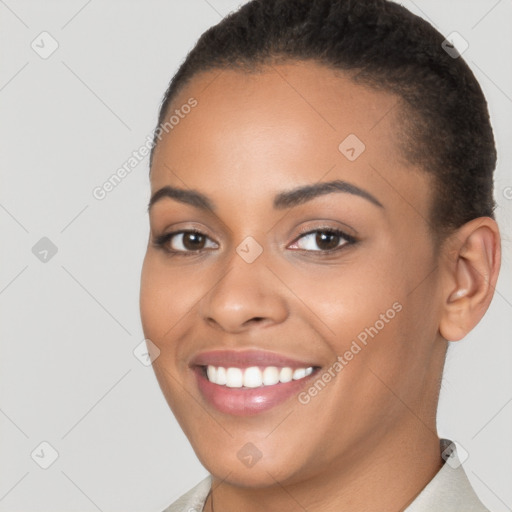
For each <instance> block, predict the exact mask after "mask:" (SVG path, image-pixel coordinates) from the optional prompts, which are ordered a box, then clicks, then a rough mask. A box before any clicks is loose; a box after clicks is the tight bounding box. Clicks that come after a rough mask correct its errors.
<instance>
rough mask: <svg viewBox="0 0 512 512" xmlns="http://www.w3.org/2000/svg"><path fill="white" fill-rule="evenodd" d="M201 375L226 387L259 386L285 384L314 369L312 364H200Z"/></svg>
mask: <svg viewBox="0 0 512 512" xmlns="http://www.w3.org/2000/svg"><path fill="white" fill-rule="evenodd" d="M200 368H201V369H202V371H203V375H204V376H205V377H206V378H207V379H208V380H209V381H210V382H212V383H213V384H217V385H218V386H226V387H228V388H250V389H253V388H259V387H262V386H275V385H276V384H279V383H281V384H286V383H287V382H291V381H292V380H301V379H303V378H305V377H307V376H308V375H311V374H312V373H313V371H314V369H315V367H313V366H308V367H307V368H295V369H293V368H290V367H289V366H285V367H282V368H279V367H277V366H266V367H259V366H249V367H248V368H237V367H235V366H230V367H227V368H226V367H224V366H213V365H208V366H201V367H200Z"/></svg>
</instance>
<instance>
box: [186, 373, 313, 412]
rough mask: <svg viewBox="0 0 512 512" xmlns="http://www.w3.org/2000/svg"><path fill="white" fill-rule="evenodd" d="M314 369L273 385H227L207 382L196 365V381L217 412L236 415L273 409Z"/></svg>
mask: <svg viewBox="0 0 512 512" xmlns="http://www.w3.org/2000/svg"><path fill="white" fill-rule="evenodd" d="M315 373H316V370H315V371H313V373H311V374H310V375H308V376H307V377H304V378H302V379H298V380H292V381H290V382H280V383H279V384H275V385H273V386H260V387H258V388H230V387H228V386H219V385H218V384H214V383H213V382H210V381H209V380H208V379H207V378H206V376H205V375H204V373H203V370H202V368H199V367H197V368H196V369H195V374H196V377H197V384H198V386H199V391H200V392H201V393H202V395H203V397H204V398H205V399H206V400H207V401H208V402H209V403H210V404H212V405H213V406H214V407H215V408H216V409H217V410H219V411H220V412H223V413H225V414H232V415H235V416H251V415H254V414H258V413H262V412H265V411H268V410H269V409H272V408H273V407H275V406H277V405H279V404H281V403H283V402H285V401H286V400H288V399H289V398H290V397H291V396H293V395H297V394H298V393H299V392H300V390H301V389H302V388H303V387H304V386H305V384H306V383H307V382H308V381H309V380H310V379H311V377H312V376H313V375H315Z"/></svg>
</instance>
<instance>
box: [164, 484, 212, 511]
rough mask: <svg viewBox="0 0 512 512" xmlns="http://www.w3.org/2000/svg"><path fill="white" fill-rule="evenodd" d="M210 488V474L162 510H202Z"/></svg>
mask: <svg viewBox="0 0 512 512" xmlns="http://www.w3.org/2000/svg"><path fill="white" fill-rule="evenodd" d="M210 488H211V476H210V475H208V476H207V477H206V478H205V479H204V480H201V481H200V482H199V483H198V484H197V485H196V486H195V487H192V489H190V490H189V491H188V492H186V493H185V494H183V496H181V497H179V498H178V499H177V500H176V501H175V502H174V503H172V504H171V505H169V506H168V507H167V508H166V509H165V510H162V512H201V511H202V510H203V507H204V502H205V501H206V496H207V495H208V492H209V491H210Z"/></svg>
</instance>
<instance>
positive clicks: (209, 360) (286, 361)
mask: <svg viewBox="0 0 512 512" xmlns="http://www.w3.org/2000/svg"><path fill="white" fill-rule="evenodd" d="M190 364H191V366H209V365H211V366H223V367H236V368H248V367H250V366H280V367H285V366H286V367H290V368H309V367H310V366H317V365H315V364H312V363H311V362H306V361H301V360H299V359H295V358H292V357H289V356H286V355H284V354H278V353H276V352H269V351H266V350H257V349H252V350H225V349H219V350H210V351H206V352H200V353H199V354H197V355H195V356H194V357H193V358H192V360H191V362H190Z"/></svg>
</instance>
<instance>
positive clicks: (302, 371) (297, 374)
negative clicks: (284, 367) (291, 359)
mask: <svg viewBox="0 0 512 512" xmlns="http://www.w3.org/2000/svg"><path fill="white" fill-rule="evenodd" d="M305 376H306V368H297V369H296V370H295V371H294V372H293V376H292V378H293V380H298V379H302V378H303V377H305Z"/></svg>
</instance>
